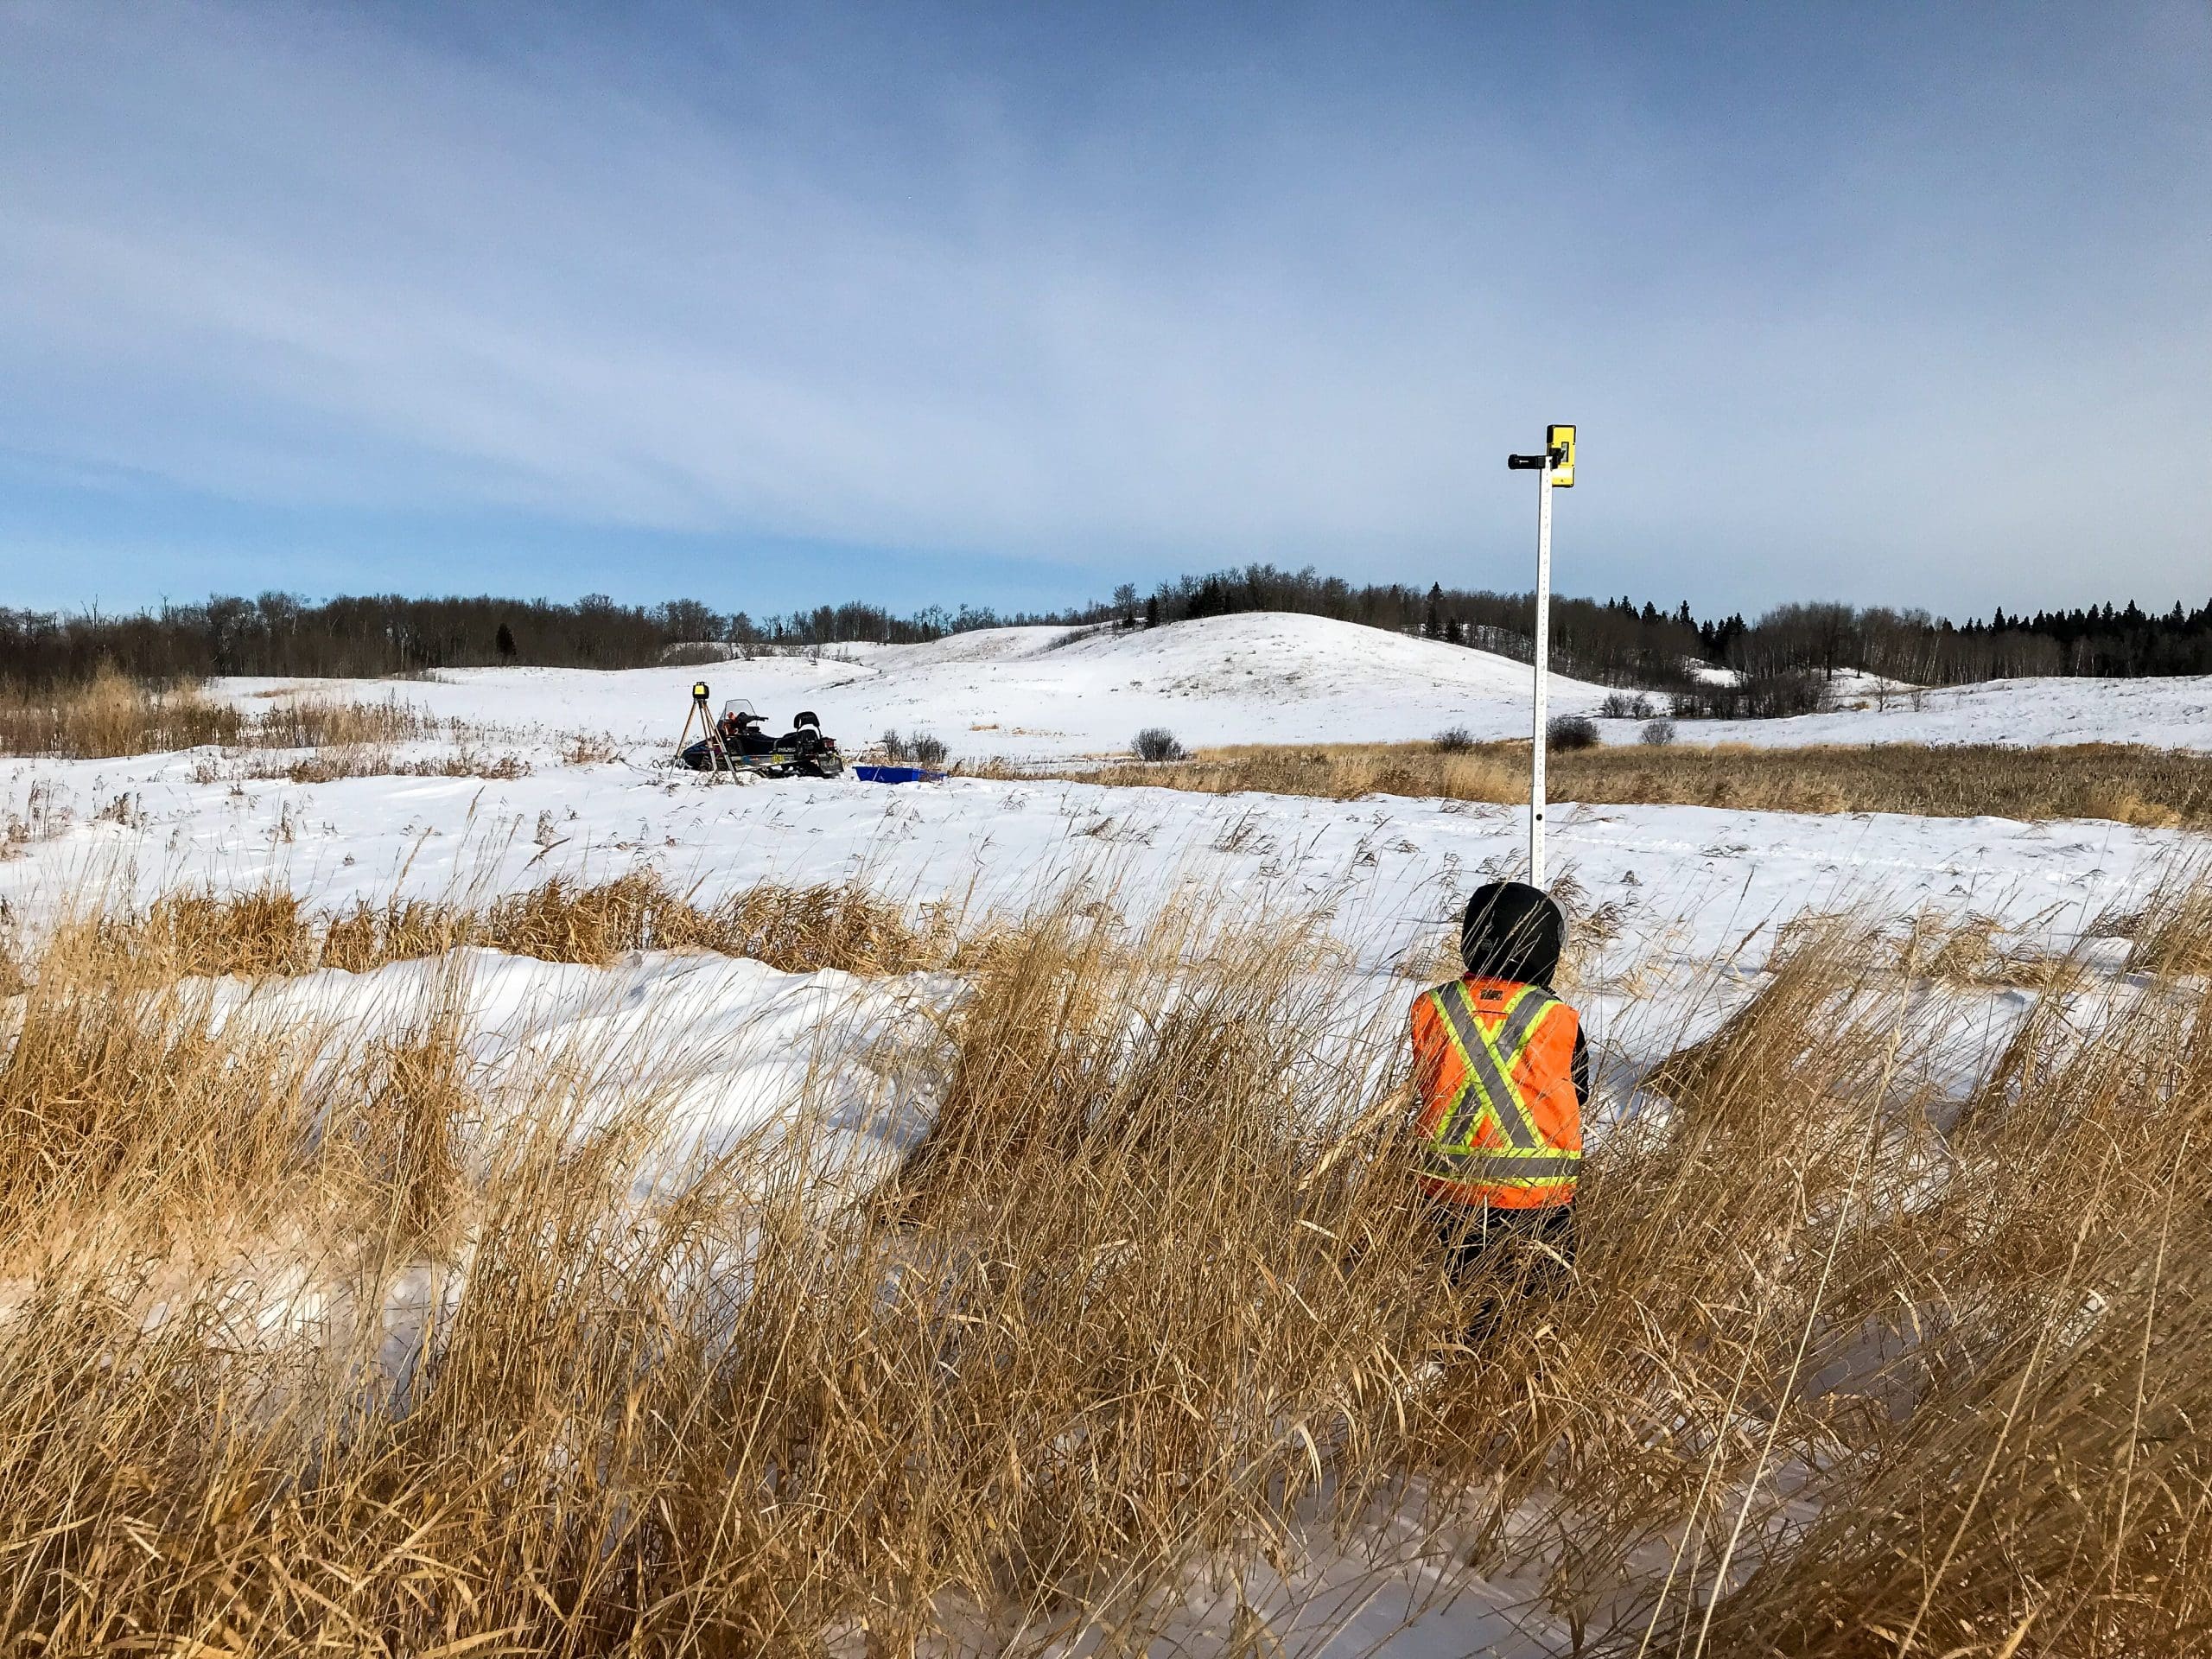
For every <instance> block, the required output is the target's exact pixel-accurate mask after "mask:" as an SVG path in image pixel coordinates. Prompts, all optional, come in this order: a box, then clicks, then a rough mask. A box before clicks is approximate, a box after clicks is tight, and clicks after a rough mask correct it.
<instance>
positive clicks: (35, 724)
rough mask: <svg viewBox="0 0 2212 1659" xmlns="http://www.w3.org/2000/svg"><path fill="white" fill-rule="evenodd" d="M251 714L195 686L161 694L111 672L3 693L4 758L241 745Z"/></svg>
mask: <svg viewBox="0 0 2212 1659" xmlns="http://www.w3.org/2000/svg"><path fill="white" fill-rule="evenodd" d="M245 726H246V721H245V715H242V714H240V713H239V712H238V709H235V708H233V707H232V705H230V704H229V703H223V702H213V701H211V700H209V699H208V698H207V697H204V696H201V695H200V693H199V692H198V691H197V690H194V688H193V687H191V686H180V687H178V688H176V689H175V690H166V691H163V690H152V689H149V688H147V687H143V686H140V685H137V684H136V683H133V682H132V681H130V680H128V679H126V678H124V677H123V676H122V675H120V674H118V673H115V672H114V671H103V672H102V673H100V674H99V676H97V677H95V678H93V679H92V680H90V681H88V682H87V683H85V684H82V685H73V686H67V687H58V688H55V689H54V690H41V691H24V690H12V689H11V690H6V691H5V692H4V694H0V754H51V755H59V756H62V757H65V758H67V759H71V760H99V759H105V758H106V757H109V756H111V755H120V754H145V753H151V752H153V751H156V750H161V749H188V748H193V747H197V746H198V745H200V744H202V743H236V742H238V741H239V739H240V735H241V734H242V733H243V732H244V731H245Z"/></svg>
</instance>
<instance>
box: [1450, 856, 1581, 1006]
mask: <svg viewBox="0 0 2212 1659" xmlns="http://www.w3.org/2000/svg"><path fill="white" fill-rule="evenodd" d="M1566 941H1567V918H1566V917H1564V916H1562V915H1561V914H1560V908H1559V906H1557V905H1555V904H1554V903H1553V902H1552V901H1551V899H1550V898H1549V897H1548V895H1547V894H1546V893H1544V892H1543V890H1542V889H1541V888H1539V887H1530V886H1529V884H1528V883H1527V882H1525V881H1491V882H1489V883H1486V884H1485V885H1484V886H1482V887H1477V888H1476V889H1475V893H1474V897H1472V898H1471V899H1468V900H1467V913H1466V915H1465V917H1464V918H1461V920H1460V923H1459V957H1460V960H1462V961H1463V962H1465V963H1466V964H1467V971H1468V972H1469V973H1471V974H1476V975H1479V976H1481V977H1483V978H1484V979H1510V980H1515V981H1517V982H1520V983H1522V984H1524V985H1549V984H1550V983H1551V982H1552V976H1553V975H1554V974H1555V973H1557V972H1558V971H1559V953H1560V946H1561V945H1562V944H1565V943H1566Z"/></svg>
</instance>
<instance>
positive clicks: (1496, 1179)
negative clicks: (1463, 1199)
mask: <svg viewBox="0 0 2212 1659" xmlns="http://www.w3.org/2000/svg"><path fill="white" fill-rule="evenodd" d="M1430 1162H1431V1166H1432V1167H1433V1169H1434V1170H1435V1171H1436V1172H1437V1173H1442V1174H1445V1175H1447V1176H1448V1177H1449V1178H1450V1179H1452V1180H1455V1181H1470V1182H1476V1183H1479V1184H1480V1185H1484V1186H1511V1185H1515V1184H1516V1182H1522V1181H1542V1180H1556V1179H1560V1178H1561V1177H1565V1176H1571V1175H1573V1174H1576V1173H1579V1172H1580V1170H1581V1168H1582V1154H1580V1153H1579V1152H1558V1153H1548V1154H1542V1155H1541V1156H1538V1157H1535V1158H1516V1157H1513V1156H1512V1155H1511V1154H1507V1153H1499V1152H1466V1153H1454V1154H1451V1155H1450V1156H1448V1157H1442V1158H1433V1159H1432V1160H1430Z"/></svg>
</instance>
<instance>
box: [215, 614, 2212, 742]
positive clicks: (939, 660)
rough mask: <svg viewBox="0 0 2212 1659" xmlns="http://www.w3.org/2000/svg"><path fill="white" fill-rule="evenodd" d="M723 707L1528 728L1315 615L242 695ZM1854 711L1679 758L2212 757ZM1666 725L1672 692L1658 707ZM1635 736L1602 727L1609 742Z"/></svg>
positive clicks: (478, 716) (1399, 650) (598, 722)
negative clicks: (2069, 749) (1733, 754)
mask: <svg viewBox="0 0 2212 1659" xmlns="http://www.w3.org/2000/svg"><path fill="white" fill-rule="evenodd" d="M700 679H704V680H706V681H707V682H708V683H709V685H711V687H712V688H713V691H714V696H715V702H716V703H717V705H718V706H719V704H720V702H721V699H723V698H725V697H746V698H749V699H750V700H751V701H752V702H753V704H754V705H755V706H756V707H758V708H759V709H761V710H762V711H763V712H764V713H765V714H766V715H768V717H769V723H770V724H771V725H772V726H774V727H776V728H779V729H780V728H782V727H784V726H785V725H787V724H788V723H789V722H790V721H791V719H792V718H793V717H794V716H795V715H797V714H798V711H799V710H800V709H812V710H814V711H815V712H816V713H817V714H819V715H821V716H822V720H823V726H824V728H825V729H826V730H828V731H829V733H830V734H831V735H833V736H835V737H836V738H838V739H839V740H840V741H841V742H842V744H843V746H844V747H845V748H846V749H847V751H848V752H849V753H851V752H855V751H857V750H859V749H860V748H861V747H863V746H865V745H867V744H868V743H872V742H873V741H874V740H875V739H876V738H877V737H878V736H880V734H882V732H883V731H884V730H885V729H887V728H897V729H899V731H901V732H913V731H917V730H918V731H924V732H927V733H929V734H932V735H934V736H937V737H938V738H941V739H943V740H944V742H945V743H946V744H947V745H948V746H949V747H950V749H951V751H952V753H953V754H954V755H955V757H957V758H963V759H967V760H985V759H991V758H1000V759H1007V760H1054V759H1067V758H1071V757H1077V756H1082V755H1094V754H1119V753H1125V752H1126V750H1127V749H1128V743H1129V740H1130V739H1131V738H1132V737H1133V736H1134V735H1135V734H1136V733H1137V732H1138V731H1139V730H1141V729H1142V728H1145V727H1147V726H1165V727H1166V728H1168V729H1169V730H1171V731H1173V733H1174V734H1176V735H1177V736H1178V737H1179V738H1180V739H1181V740H1182V741H1183V742H1184V743H1185V745H1186V746H1189V747H1211V746H1215V745H1220V744H1231V743H1301V742H1361V741H1379V742H1407V741H1421V740H1423V739H1427V738H1429V737H1433V736H1434V735H1435V734H1437V733H1438V732H1440V731H1441V730H1444V729H1445V728H1448V727H1455V726H1456V727H1465V728H1466V729H1467V730H1468V731H1469V732H1470V733H1471V734H1473V735H1474V736H1475V737H1477V738H1480V739H1490V738H1519V737H1525V736H1526V735H1527V734H1528V730H1529V690H1530V685H1531V682H1532V675H1531V671H1530V670H1529V667H1528V665H1527V664H1522V663H1518V662H1515V661H1513V660H1511V659H1510V658H1504V657H1500V656H1497V655H1496V654H1495V653H1493V652H1484V651H1474V650H1470V649H1467V648H1465V647H1462V646H1458V645H1446V644H1443V643H1442V642H1440V641H1438V640H1433V639H1414V638H1411V637H1408V636H1407V635H1404V634H1400V633H1394V632H1389V631H1387V630H1384V629H1381V628H1368V627H1362V626H1357V624H1354V623H1350V622H1337V621H1332V620H1329V619H1328V618H1325V617H1318V616H1300V615H1293V614H1286V613H1274V612H1259V613H1250V614H1247V615H1240V616H1221V617H1208V618H1205V619H1203V620H1198V621H1192V622H1178V623H1174V624H1173V625H1170V626H1164V627H1160V628H1154V629H1141V630H1137V631H1135V632H1118V631H1116V630H1114V629H1111V628H1106V629H1096V630H1084V629H1071V628H1063V627H1022V628H988V629H983V630H980V631H977V632H971V633H960V634H953V635H950V636H948V637H946V638H945V639H938V640H935V641H932V642H931V643H930V644H927V645H837V646H831V647H828V648H826V649H825V650H824V651H823V652H820V653H818V654H817V655H813V656H804V655H802V656H788V657H756V658H753V659H751V660H749V661H742V662H729V663H718V664H712V665H709V666H708V667H706V668H649V669H632V670H625V671H611V672H609V671H592V670H588V669H550V668H483V669H453V670H447V671H442V672H441V673H440V674H439V675H438V676H437V677H435V679H432V680H425V681H407V682H362V681H353V680H343V681H315V680H270V679H253V680H246V679H238V680H228V681H222V682H219V683H218V686H219V690H223V691H225V692H226V693H227V694H228V695H230V696H233V697H235V698H238V699H239V700H241V701H244V702H246V703H248V704H249V705H250V706H251V705H253V704H256V703H257V702H259V701H261V700H263V699H265V698H267V697H269V696H271V695H272V694H279V693H282V692H284V691H288V690H298V691H303V692H308V693H319V694H321V695H326V696H340V697H344V698H348V699H359V698H361V697H365V696H366V697H371V698H375V697H383V696H393V697H397V698H398V699H400V700H401V701H403V702H410V703H414V704H416V705H417V706H419V707H421V708H423V709H426V710H428V711H429V712H430V713H432V714H435V715H439V716H442V717H443V716H454V717H458V718H461V719H462V720H466V721H472V722H474V723H477V724H480V725H488V726H492V727H495V728H499V729H501V730H502V731H504V732H506V733H510V734H515V735H517V736H518V737H526V736H532V735H535V736H539V737H550V736H551V735H553V734H560V733H564V732H574V731H588V732H593V733H603V734H607V735H610V736H612V737H614V738H615V739H617V740H619V741H621V742H623V743H626V744H631V745H635V746H637V747H638V749H639V758H645V756H646V755H647V754H649V753H650V752H651V751H652V750H653V749H655V748H657V747H666V746H669V745H671V744H672V743H673V742H674V740H675V737H676V734H677V730H678V729H679V728H681V726H682V724H683V716H684V713H685V710H686V709H687V707H688V704H689V700H690V689H691V686H692V683H694V682H695V681H696V680H700ZM1610 689H1611V688H1607V687H1604V686H1599V685H1592V684H1590V683H1586V682H1584V681H1580V680H1573V679H1569V678H1567V677H1564V676H1561V675H1554V676H1552V677H1551V706H1552V709H1553V710H1554V712H1555V713H1558V714H1563V715H1565V714H1592V715H1594V714H1595V713H1596V712H1597V710H1598V708H1599V704H1600V702H1602V701H1603V700H1604V698H1605V696H1606V694H1607V692H1608V690H1610ZM1836 692H1837V696H1839V698H1840V700H1841V701H1843V702H1846V703H1847V704H1849V705H1856V706H1848V707H1846V708H1843V709H1839V710H1838V711H1836V712H1834V713H1832V714H1825V715H1804V716H1802V717H1800V718H1797V719H1793V720H1765V721H1682V722H1681V741H1684V742H1689V743H1715V742H1730V743H1753V744H1761V745H1799V744H1811V743H2007V744H2014V745H2033V744H2044V743H2084V742H2126V743H2149V744H2154V745H2158V746H2163V747H2183V748H2212V678H2208V677H2195V678H2170V679H2140V680H2081V679H2047V680H1999V681H1993V682H1990V683H1986V684H1980V685H1968V686H1957V687H1952V688H1948V689H1944V690H1929V691H1925V692H1922V693H1917V694H1916V693H1914V692H1912V691H1910V689H1904V690H1899V689H1896V688H1894V687H1892V686H1891V685H1889V684H1888V683H1878V682H1875V681H1873V680H1872V679H1871V678H1870V677H1866V676H1847V677H1840V678H1839V680H1838V683H1837V687H1836ZM1653 702H1654V703H1655V704H1656V709H1657V711H1658V712H1660V713H1662V714H1663V713H1664V712H1665V711H1666V698H1665V696H1663V694H1660V695H1655V696H1654V697H1653ZM1641 723H1642V722H1641V721H1634V720H1607V721H1601V722H1600V728H1601V730H1602V732H1603V733H1604V735H1605V738H1606V740H1607V741H1611V742H1616V743H1624V742H1632V741H1635V739H1636V735H1637V730H1638V728H1639V727H1640V725H1641Z"/></svg>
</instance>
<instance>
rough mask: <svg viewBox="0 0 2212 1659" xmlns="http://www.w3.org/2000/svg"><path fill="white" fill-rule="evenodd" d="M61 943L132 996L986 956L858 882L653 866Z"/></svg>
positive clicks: (266, 903) (813, 967) (256, 901)
mask: <svg viewBox="0 0 2212 1659" xmlns="http://www.w3.org/2000/svg"><path fill="white" fill-rule="evenodd" d="M56 934H57V939H58V940H59V941H60V943H57V944H54V945H52V946H49V947H48V954H52V955H57V956H58V957H59V959H60V960H64V961H67V962H69V963H73V964H74V965H75V966H76V967H78V968H79V969H90V968H93V967H97V969H98V970H99V972H100V973H101V974H102V975H104V976H106V977H107V978H108V979H110V980H111V981H115V982H122V983H126V984H131V985H143V984H147V983H156V984H158V983H163V982H172V981H175V980H176V979H179V978H183V977H194V976H216V975H225V974H238V975H242V976H245V977H247V978H266V977H270V976H283V975H291V974H303V973H309V972H312V971H313V970H315V969H317V968H342V969H346V970H348V971H349V972H353V973H365V972H366V971H368V970H369V969H374V968H379V967H382V966H384V965H385V964H386V963H393V962H406V961H413V960H416V959H418V958H421V957H434V956H439V955H442V954H443V953H445V952H447V951H449V950H455V949H457V948H459V947H461V946H464V945H477V946H481V947H483V948H485V949H487V950H505V951H509V952H512V954H514V955H516V956H524V957H538V958H540V959H541V960H543V961H546V962H570V963H585V964H588V965H589V966H592V967H602V968H603V967H606V966H607V965H608V964H609V963H613V961H614V960H615V959H616V958H617V957H620V956H621V955H623V954H624V953H625V952H626V951H631V950H711V951H715V952H718V953H720V954H721V955H724V956H733V957H753V958H754V959H756V960H758V961H760V962H765V963H767V964H768V965H769V966H770V967H772V968H779V969H783V970H784V971H785V972H786V973H811V972H814V971H817V970H818V969H825V968H832V969H839V970H840V971H842V972H845V973H852V974H864V975H884V974H903V973H912V972H916V971H918V970H920V969H931V968H941V967H945V966H948V965H950V964H952V963H955V962H956V961H958V960H964V959H965V957H963V952H965V953H966V954H967V955H969V956H972V955H973V954H974V953H975V952H976V950H978V949H980V948H982V944H981V943H980V942H979V940H977V939H975V938H969V939H964V940H963V938H959V937H958V936H957V931H956V928H955V926H954V924H953V920H952V918H951V917H950V914H949V913H948V912H944V911H942V910H938V909H935V908H926V907H925V910H924V911H923V912H921V913H920V914H919V915H918V916H915V917H912V918H910V917H909V916H908V914H907V913H906V911H905V910H903V909H902V908H901V907H900V906H898V905H896V904H893V903H892V902H891V901H889V900H887V899H883V898H880V897H879V896H878V895H876V894H875V893H871V892H870V891H869V890H868V889H867V888H866V887H861V886H859V885H857V884H845V885H835V884H823V885H818V886H814V887H783V886H778V885H774V884H764V885H761V886H759V887H749V888H747V889H745V890H744V891H742V892H740V893H734V894H732V895H731V896H730V897H728V899H722V900H720V901H719V902H716V903H713V904H701V903H699V902H697V900H696V896H695V895H694V894H692V893H686V892H683V891H682V890H679V889H677V888H675V887H671V886H670V885H669V884H668V883H667V882H666V881H665V880H664V879H663V878H662V877H661V876H660V875H658V874H657V873H655V872H654V871H652V870H651V869H639V870H636V871H632V873H630V874H626V875H623V876H620V877H617V878H616V879H615V880H611V881H605V882H599V883H595V884H590V885H585V884H580V883H577V882H575V881H572V880H569V879H568V878H566V877H563V876H555V877H551V878H550V879H549V880H545V881H543V882H542V883H540V884H539V885H538V886H537V887H531V888H528V889H525V890H524V891H522V892H519V893H512V894H509V895H507V896H506V897H505V898H501V899H497V900H495V901H494V902H493V903H491V904H488V905H484V906H470V905H466V904H458V903H446V902H441V901H438V900H435V899H400V898H393V899H387V900H386V901H385V902H384V903H383V904H380V905H378V904H370V903H367V902H366V901H362V902H359V903H356V904H354V905H353V906H351V907H350V908H347V909H346V910H343V911H340V912H335V913H332V914H324V913H321V912H315V911H312V910H310V909H308V907H307V906H303V905H302V903H301V902H300V901H299V899H297V898H296V896H295V895H294V894H293V893H290V892H289V891H288V890H286V889H284V888H281V887H265V888H255V889H249V890H246V891H243V892H220V893H219V892H216V891H213V890H212V889H207V888H187V889H181V890H178V891H175V892H172V893H165V894H163V895H162V897H160V898H159V899H156V900H155V901H154V902H153V903H152V904H151V905H149V906H146V907H145V908H144V909H143V910H131V909H130V908H127V907H123V906H102V907H95V908H93V909H92V910H90V911H88V912H86V913H84V914H81V915H77V916H73V917H71V918H67V919H65V920H64V921H63V922H61V923H60V925H59V926H58V928H57V929H56Z"/></svg>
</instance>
